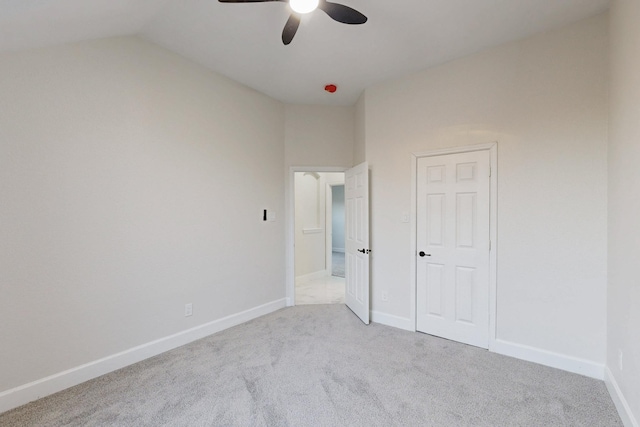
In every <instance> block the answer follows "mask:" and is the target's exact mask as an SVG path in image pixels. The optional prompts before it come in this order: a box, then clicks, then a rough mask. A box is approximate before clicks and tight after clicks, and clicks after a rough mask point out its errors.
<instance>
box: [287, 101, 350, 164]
mask: <svg viewBox="0 0 640 427" xmlns="http://www.w3.org/2000/svg"><path fill="white" fill-rule="evenodd" d="M285 117H286V120H285V164H286V166H287V168H288V167H290V166H324V167H327V166H331V167H345V168H349V167H351V166H353V144H354V134H355V108H354V107H340V106H313V105H287V106H286V107H285Z"/></svg>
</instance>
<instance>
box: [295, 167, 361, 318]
mask: <svg viewBox="0 0 640 427" xmlns="http://www.w3.org/2000/svg"><path fill="white" fill-rule="evenodd" d="M347 169H349V168H344V167H334V166H326V167H321V166H291V167H290V168H289V173H288V174H287V191H286V194H285V204H286V218H285V233H286V236H285V241H286V247H285V256H286V260H285V272H286V273H285V274H286V277H285V283H286V298H287V307H291V306H294V305H295V295H296V277H295V276H296V271H295V270H296V264H295V253H296V251H295V241H296V240H295V236H296V234H295V217H296V216H295V215H296V214H295V212H296V205H295V174H296V172H318V173H322V172H325V173H331V172H343V173H344V172H345V171H346V170H347Z"/></svg>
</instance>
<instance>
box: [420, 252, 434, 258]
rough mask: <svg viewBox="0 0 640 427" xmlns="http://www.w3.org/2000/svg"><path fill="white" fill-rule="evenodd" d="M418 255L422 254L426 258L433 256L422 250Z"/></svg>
mask: <svg viewBox="0 0 640 427" xmlns="http://www.w3.org/2000/svg"><path fill="white" fill-rule="evenodd" d="M418 255H420V256H421V257H422V258H424V257H426V256H431V254H425V253H424V252H423V251H420V253H419V254H418Z"/></svg>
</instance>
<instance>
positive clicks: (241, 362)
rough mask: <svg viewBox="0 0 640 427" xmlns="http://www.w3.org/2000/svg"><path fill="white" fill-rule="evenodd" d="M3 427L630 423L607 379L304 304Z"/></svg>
mask: <svg viewBox="0 0 640 427" xmlns="http://www.w3.org/2000/svg"><path fill="white" fill-rule="evenodd" d="M0 425H1V426H385V427H388V426H600V427H603V426H607V427H609V426H621V425H622V424H621V421H620V419H619V417H618V415H617V413H616V410H615V408H614V405H613V402H612V401H611V398H610V397H609V395H608V393H607V390H606V387H605V385H604V383H603V382H602V381H597V380H594V379H590V378H586V377H583V376H580V375H575V374H571V373H567V372H564V371H559V370H556V369H552V368H548V367H544V366H540V365H536V364H533V363H528V362H524V361H521V360H517V359H513V358H509V357H505V356H500V355H498V354H494V353H489V352H487V351H485V350H481V349H478V348H474V347H469V346H466V345H462V344H458V343H455V342H451V341H447V340H444V339H440V338H435V337H432V336H428V335H423V334H419V333H412V332H406V331H402V330H398V329H395V328H390V327H386V326H382V325H378V324H372V325H369V326H365V325H363V324H362V323H361V322H360V320H358V319H357V318H356V316H354V315H353V314H352V313H351V312H350V311H349V309H348V308H346V307H345V306H344V305H308V306H297V307H292V308H286V309H283V310H280V311H278V312H275V313H272V314H270V315H267V316H264V317H261V318H259V319H256V320H253V321H251V322H248V323H245V324H243V325H240V326H237V327H234V328H231V329H228V330H226V331H223V332H220V333H218V334H215V335H212V336H210V337H207V338H205V339H202V340H199V341H196V342H194V343H191V344H189V345H186V346H184V347H180V348H178V349H175V350H173V351H170V352H167V353H164V354H162V355H159V356H156V357H153V358H151V359H147V360H145V361H143V362H140V363H137V364H135V365H132V366H129V367H127V368H124V369H121V370H119V371H116V372H113V373H111V374H108V375H105V376H102V377H100V378H97V379H95V380H92V381H88V382H86V383H84V384H81V385H78V386H76V387H73V388H70V389H68V390H65V391H62V392H60V393H57V394H54V395H52V396H49V397H46V398H44V399H41V400H38V401H36V402H33V403H30V404H28V405H25V406H22V407H20V408H16V409H14V410H12V411H9V412H6V413H4V414H0Z"/></svg>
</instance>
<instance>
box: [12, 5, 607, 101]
mask: <svg viewBox="0 0 640 427" xmlns="http://www.w3.org/2000/svg"><path fill="white" fill-rule="evenodd" d="M334 1H336V2H339V3H343V4H345V5H348V6H350V7H352V8H354V9H357V10H359V11H361V12H362V13H364V14H365V15H366V16H367V17H368V18H369V20H368V22H367V23H366V24H364V25H344V24H340V23H338V22H335V21H333V20H332V19H330V18H329V17H328V16H327V15H326V14H325V13H324V12H322V11H320V10H316V11H314V12H312V13H310V14H308V15H304V16H303V18H302V23H301V25H300V28H299V30H298V33H297V35H296V37H295V38H294V40H293V42H292V43H291V44H290V45H288V46H284V45H283V44H282V41H281V38H280V36H281V33H282V28H283V27H284V24H285V22H286V21H287V19H288V18H289V15H290V13H291V12H290V9H289V6H288V4H286V2H283V1H269V2H265V3H244V4H230V3H219V2H218V1H217V0H0V52H2V51H13V50H21V49H28V48H34V47H44V46H51V45H56V44H61V43H68V42H74V41H81V40H87V39H95V38H102V37H110V36H118V35H128V34H136V35H139V36H141V37H143V38H145V39H148V40H150V41H152V42H155V43H157V44H159V45H161V46H164V47H166V48H168V49H170V50H172V51H174V52H176V53H178V54H181V55H183V56H185V57H187V58H190V59H192V60H193V61H196V62H198V63H200V64H202V65H204V66H206V67H208V68H210V69H212V70H214V71H216V72H218V73H221V74H223V75H226V76H228V77H231V78H232V79H234V80H236V81H238V82H241V83H243V84H245V85H247V86H250V87H252V88H254V89H256V90H258V91H260V92H263V93H265V94H267V95H270V96H272V97H274V98H276V99H279V100H281V101H284V102H288V103H296V104H337V105H350V104H353V103H354V102H355V101H356V100H357V99H358V97H359V95H360V94H361V93H362V91H363V89H365V88H366V87H369V86H371V85H374V84H376V83H379V82H381V81H384V80H387V79H390V78H394V77H399V76H402V75H407V74H410V73H412V72H416V71H418V70H421V69H424V68H427V67H430V66H434V65H438V64H441V63H443V62H446V61H449V60H452V59H455V58H458V57H461V56H465V55H468V54H471V53H474V52H477V51H480V50H482V49H485V48H488V47H492V46H496V45H499V44H502V43H505V42H508V41H512V40H517V39H521V38H524V37H526V36H529V35H532V34H535V33H538V32H542V31H546V30H549V29H552V28H556V27H560V26H562V25H565V24H568V23H571V22H574V21H578V20H580V19H583V18H587V17H589V16H592V15H595V14H597V13H600V12H602V11H604V10H606V8H607V7H608V4H609V0H334ZM328 83H335V84H336V85H338V88H339V89H338V92H337V93H335V94H329V93H327V92H325V91H324V90H323V88H324V86H325V85H326V84H328Z"/></svg>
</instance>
